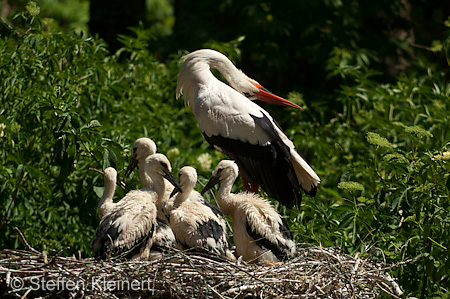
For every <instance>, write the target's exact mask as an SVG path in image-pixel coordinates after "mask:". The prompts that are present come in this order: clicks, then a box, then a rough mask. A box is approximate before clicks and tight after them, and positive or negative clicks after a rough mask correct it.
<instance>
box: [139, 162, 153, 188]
mask: <svg viewBox="0 0 450 299" xmlns="http://www.w3.org/2000/svg"><path fill="white" fill-rule="evenodd" d="M139 180H140V181H141V185H142V187H143V188H150V187H153V181H152V179H151V178H150V176H149V175H148V174H147V172H146V171H145V169H144V167H139Z"/></svg>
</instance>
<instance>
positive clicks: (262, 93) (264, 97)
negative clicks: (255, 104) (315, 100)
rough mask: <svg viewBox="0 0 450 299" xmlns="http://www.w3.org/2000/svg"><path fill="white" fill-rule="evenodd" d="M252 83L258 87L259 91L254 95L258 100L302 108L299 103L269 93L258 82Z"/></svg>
mask: <svg viewBox="0 0 450 299" xmlns="http://www.w3.org/2000/svg"><path fill="white" fill-rule="evenodd" d="M253 85H255V86H256V87H257V88H258V89H259V93H257V94H256V97H257V98H258V100H260V101H263V102H267V103H271V104H276V105H280V106H286V107H292V108H296V109H302V107H300V106H299V105H297V104H294V103H292V102H290V101H288V100H286V99H283V98H282V97H279V96H277V95H275V94H273V93H271V92H270V91H268V90H267V89H265V88H264V87H262V86H261V85H260V84H254V83H253Z"/></svg>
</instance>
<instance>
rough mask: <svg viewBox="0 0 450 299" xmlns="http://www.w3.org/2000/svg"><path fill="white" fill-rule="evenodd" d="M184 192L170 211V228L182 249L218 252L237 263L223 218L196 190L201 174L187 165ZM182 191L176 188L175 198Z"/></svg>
mask: <svg viewBox="0 0 450 299" xmlns="http://www.w3.org/2000/svg"><path fill="white" fill-rule="evenodd" d="M179 181H180V185H181V190H182V191H180V192H179V193H178V194H177V195H176V197H175V200H174V208H173V210H172V211H171V212H170V227H171V228H172V230H173V232H174V234H175V237H176V238H177V241H178V245H179V248H180V249H181V250H184V249H193V250H195V251H197V252H203V253H204V252H206V253H215V254H217V255H220V256H224V257H227V258H229V259H232V260H234V259H235V257H234V255H233V253H232V252H231V251H230V243H229V242H228V239H227V236H226V224H225V220H224V219H223V218H222V216H221V215H220V214H219V213H217V210H213V209H212V208H211V207H210V206H208V205H206V204H205V203H203V202H202V200H200V199H199V197H201V198H203V197H202V196H201V195H200V193H199V192H197V191H195V190H194V186H195V184H196V183H197V171H196V170H195V168H193V167H190V166H184V167H183V168H181V169H180V172H179ZM177 191H178V190H176V189H174V191H173V192H172V193H173V194H172V195H174V194H175V193H176V192H177Z"/></svg>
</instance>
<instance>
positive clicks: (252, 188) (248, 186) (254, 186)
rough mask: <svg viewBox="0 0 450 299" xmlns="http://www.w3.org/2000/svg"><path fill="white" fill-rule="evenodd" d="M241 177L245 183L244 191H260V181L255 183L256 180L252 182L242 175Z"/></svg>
mask: <svg viewBox="0 0 450 299" xmlns="http://www.w3.org/2000/svg"><path fill="white" fill-rule="evenodd" d="M241 179H242V184H243V185H244V191H250V192H253V193H258V189H259V185H258V183H255V182H253V183H250V182H249V181H247V180H246V179H245V178H244V176H242V175H241Z"/></svg>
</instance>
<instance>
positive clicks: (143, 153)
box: [125, 137, 172, 192]
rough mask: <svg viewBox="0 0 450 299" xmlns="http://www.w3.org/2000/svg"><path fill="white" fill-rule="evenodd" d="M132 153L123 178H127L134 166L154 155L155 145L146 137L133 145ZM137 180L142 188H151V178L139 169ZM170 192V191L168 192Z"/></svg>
mask: <svg viewBox="0 0 450 299" xmlns="http://www.w3.org/2000/svg"><path fill="white" fill-rule="evenodd" d="M132 151H133V153H132V155H131V159H130V162H129V163H128V167H127V170H126V171H125V177H128V176H129V175H130V174H131V172H132V171H133V170H134V169H135V168H136V166H137V165H138V164H139V163H141V162H142V161H144V160H145V159H146V158H147V157H148V156H151V155H153V154H155V153H156V143H155V142H154V141H153V140H151V139H150V138H147V137H142V138H139V139H137V140H136V141H135V142H134V143H133V150H132ZM139 180H140V181H141V185H142V187H143V188H149V187H152V186H153V182H152V180H151V178H150V177H149V176H148V175H147V174H146V173H145V171H144V169H143V168H142V167H141V168H140V169H139ZM170 192H172V190H171V191H170Z"/></svg>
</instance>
